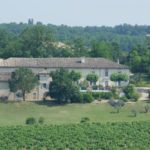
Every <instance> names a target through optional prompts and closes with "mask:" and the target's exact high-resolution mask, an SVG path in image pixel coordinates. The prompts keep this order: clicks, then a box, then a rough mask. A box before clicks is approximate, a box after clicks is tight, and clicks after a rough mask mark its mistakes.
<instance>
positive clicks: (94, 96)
mask: <svg viewBox="0 0 150 150" xmlns="http://www.w3.org/2000/svg"><path fill="white" fill-rule="evenodd" d="M92 96H93V98H94V99H97V100H100V93H99V92H93V93H92Z"/></svg>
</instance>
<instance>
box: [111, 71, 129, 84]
mask: <svg viewBox="0 0 150 150" xmlns="http://www.w3.org/2000/svg"><path fill="white" fill-rule="evenodd" d="M128 79H129V78H128V75H127V74H125V73H121V72H118V73H113V74H111V76H110V80H112V81H115V82H116V81H117V82H118V85H119V86H120V84H121V81H128Z"/></svg>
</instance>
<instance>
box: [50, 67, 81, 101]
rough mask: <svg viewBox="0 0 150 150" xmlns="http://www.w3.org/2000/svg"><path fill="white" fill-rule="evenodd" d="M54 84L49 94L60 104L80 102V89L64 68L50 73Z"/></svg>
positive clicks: (51, 85) (51, 83) (51, 84)
mask: <svg viewBox="0 0 150 150" xmlns="http://www.w3.org/2000/svg"><path fill="white" fill-rule="evenodd" d="M50 76H51V77H52V82H50V86H49V94H50V96H51V97H52V98H54V99H56V100H57V101H58V102H60V103H63V102H68V101H71V102H74V101H77V100H78V96H79V95H80V93H79V88H78V87H77V86H76V85H75V84H74V82H72V81H73V80H72V79H71V78H70V72H69V71H68V70H65V69H63V68H61V69H59V70H56V71H54V72H51V73H50Z"/></svg>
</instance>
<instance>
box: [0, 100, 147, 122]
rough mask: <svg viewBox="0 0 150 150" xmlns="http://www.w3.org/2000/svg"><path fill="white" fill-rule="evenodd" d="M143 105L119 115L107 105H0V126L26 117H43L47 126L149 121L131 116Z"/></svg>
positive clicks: (124, 109)
mask: <svg viewBox="0 0 150 150" xmlns="http://www.w3.org/2000/svg"><path fill="white" fill-rule="evenodd" d="M143 105H144V103H142V102H138V103H135V104H126V106H124V107H123V108H122V109H121V111H120V113H119V114H116V113H113V112H114V111H115V110H114V109H113V108H112V107H110V106H109V105H108V104H104V103H103V104H68V105H64V106H48V105H40V104H35V103H32V102H20V103H7V104H4V103H0V125H23V124H24V122H25V120H26V118H27V117H35V118H37V119H38V118H39V117H44V118H45V122H46V123H47V124H61V123H78V122H80V119H81V118H82V117H89V118H90V120H91V121H93V122H108V121H109V122H113V121H137V120H150V113H148V114H145V113H138V115H137V117H132V116H131V109H133V108H136V109H137V110H138V111H139V112H140V111H142V109H143Z"/></svg>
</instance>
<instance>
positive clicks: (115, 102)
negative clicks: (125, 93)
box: [108, 100, 125, 113]
mask: <svg viewBox="0 0 150 150" xmlns="http://www.w3.org/2000/svg"><path fill="white" fill-rule="evenodd" d="M108 103H109V104H110V105H111V106H112V107H114V108H115V109H116V113H119V112H120V109H121V107H123V106H124V105H125V103H124V101H122V100H109V102H108Z"/></svg>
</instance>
